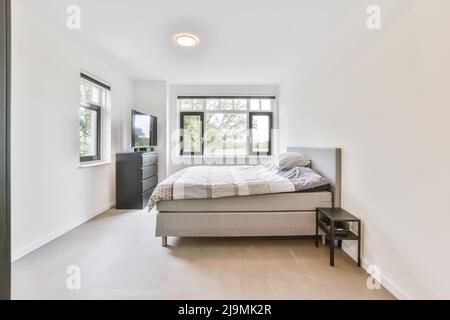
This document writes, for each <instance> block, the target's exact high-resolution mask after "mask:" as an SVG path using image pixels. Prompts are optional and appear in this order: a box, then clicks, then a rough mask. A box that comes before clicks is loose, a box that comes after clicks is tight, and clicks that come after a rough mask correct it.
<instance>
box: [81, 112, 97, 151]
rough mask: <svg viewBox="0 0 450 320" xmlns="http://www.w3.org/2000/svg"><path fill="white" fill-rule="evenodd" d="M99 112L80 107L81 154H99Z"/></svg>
mask: <svg viewBox="0 0 450 320" xmlns="http://www.w3.org/2000/svg"><path fill="white" fill-rule="evenodd" d="M97 116H98V112H97V111H94V110H91V109H87V108H84V107H80V156H81V157H94V156H98V154H97Z"/></svg>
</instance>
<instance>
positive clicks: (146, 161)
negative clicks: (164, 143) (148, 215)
mask: <svg viewBox="0 0 450 320" xmlns="http://www.w3.org/2000/svg"><path fill="white" fill-rule="evenodd" d="M157 184H158V154H157V153H156V152H126V153H117V154H116V208H117V209H144V208H145V207H146V206H147V205H148V200H149V199H150V196H151V194H152V192H153V190H154V189H155V187H156V185H157Z"/></svg>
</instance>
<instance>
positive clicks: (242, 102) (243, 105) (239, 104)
mask: <svg viewBox="0 0 450 320" xmlns="http://www.w3.org/2000/svg"><path fill="white" fill-rule="evenodd" d="M234 110H247V99H236V100H234Z"/></svg>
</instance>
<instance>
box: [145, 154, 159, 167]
mask: <svg viewBox="0 0 450 320" xmlns="http://www.w3.org/2000/svg"><path fill="white" fill-rule="evenodd" d="M157 162H158V156H157V155H156V154H145V155H142V167H148V166H152V165H155V164H157Z"/></svg>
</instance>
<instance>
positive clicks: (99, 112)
mask: <svg viewBox="0 0 450 320" xmlns="http://www.w3.org/2000/svg"><path fill="white" fill-rule="evenodd" d="M80 108H85V109H88V110H91V111H94V112H96V113H97V128H96V129H97V130H96V132H97V139H96V140H97V144H96V146H97V148H96V153H95V155H93V156H87V157H86V156H85V157H82V156H80V162H81V163H85V162H90V161H99V160H100V159H101V152H102V145H101V142H102V139H101V138H102V107H101V106H98V105H95V104H92V103H88V102H82V103H80Z"/></svg>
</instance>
